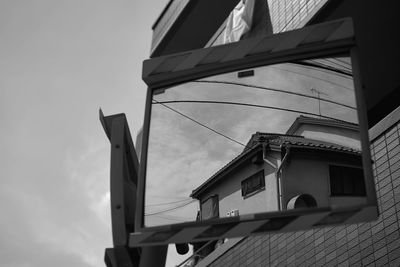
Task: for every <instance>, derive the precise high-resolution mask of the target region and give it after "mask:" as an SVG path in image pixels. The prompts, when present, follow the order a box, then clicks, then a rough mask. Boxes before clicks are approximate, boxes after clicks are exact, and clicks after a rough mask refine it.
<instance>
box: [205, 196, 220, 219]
mask: <svg viewBox="0 0 400 267" xmlns="http://www.w3.org/2000/svg"><path fill="white" fill-rule="evenodd" d="M218 217H219V205H218V195H213V196H211V197H209V198H207V199H206V200H205V201H204V202H202V203H201V219H202V220H208V219H214V218H218Z"/></svg>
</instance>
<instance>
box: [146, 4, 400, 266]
mask: <svg viewBox="0 0 400 267" xmlns="http://www.w3.org/2000/svg"><path fill="white" fill-rule="evenodd" d="M237 2H238V1H233V0H220V1H211V0H202V1H190V0H171V1H170V2H169V3H168V5H167V6H166V8H165V10H164V12H163V13H162V14H161V15H160V17H159V19H158V20H157V21H156V23H155V24H154V26H153V30H154V34H153V40H154V42H153V45H152V50H151V51H152V53H151V56H159V55H165V54H170V53H174V52H182V51H185V50H190V49H196V48H202V47H205V46H207V45H212V44H213V40H215V36H218V30H219V29H221V27H223V26H222V25H223V23H224V21H225V19H226V18H227V17H228V15H229V12H230V11H231V10H232V9H233V8H234V7H235V5H236V4H237ZM261 2H262V3H261V4H264V5H267V4H268V6H267V7H268V12H266V14H265V15H264V16H265V17H264V19H265V20H266V21H267V20H268V17H270V21H271V24H272V28H273V32H279V31H284V30H289V29H293V28H296V27H302V26H304V25H310V24H314V23H319V22H324V21H329V20H334V19H338V18H344V17H351V18H352V19H353V21H354V27H355V32H356V35H357V41H358V43H359V52H360V53H359V56H360V66H361V73H362V76H363V81H364V88H365V93H366V105H367V110H368V122H369V126H370V130H369V134H370V142H371V152H372V159H373V161H374V164H373V168H374V176H375V182H376V188H377V194H378V202H379V209H380V217H379V219H378V220H377V221H375V222H370V223H362V224H356V225H345V226H336V227H327V228H321V229H317V230H310V231H301V232H296V233H284V234H268V235H260V236H256V237H247V238H239V239H235V240H229V241H228V242H226V243H225V244H224V245H223V246H220V247H219V249H217V250H215V251H213V253H211V254H209V255H208V256H207V257H206V258H204V259H203V261H201V262H200V263H199V264H198V265H199V266H207V265H208V266H313V265H316V266H322V265H327V266H337V265H342V266H399V265H400V224H399V217H400V142H399V139H400V107H399V103H398V99H400V86H399V85H400V75H398V62H400V51H399V50H398V47H400V41H399V38H395V36H396V35H397V33H398V32H400V25H399V23H398V19H397V17H398V10H399V3H398V2H397V1H386V2H384V3H377V2H376V1H371V0H328V1H312V0H308V1H307V0H293V1H283V0H275V1H274V0H271V1H269V0H268V1H266V0H264V1H261ZM289 5H291V7H289ZM263 10H266V11H267V9H263ZM264 28H265V29H268V26H267V25H264ZM213 37H214V39H213Z"/></svg>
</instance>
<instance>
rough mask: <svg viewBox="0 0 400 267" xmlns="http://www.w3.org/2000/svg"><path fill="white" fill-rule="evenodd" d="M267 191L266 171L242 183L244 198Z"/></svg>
mask: <svg viewBox="0 0 400 267" xmlns="http://www.w3.org/2000/svg"><path fill="white" fill-rule="evenodd" d="M263 189H265V179H264V170H262V171H260V172H258V173H256V174H254V175H252V176H250V177H249V178H247V179H246V180H243V181H242V196H243V197H248V196H251V195H254V194H255V193H257V192H259V191H261V190H263Z"/></svg>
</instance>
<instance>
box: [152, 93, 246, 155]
mask: <svg viewBox="0 0 400 267" xmlns="http://www.w3.org/2000/svg"><path fill="white" fill-rule="evenodd" d="M153 104H160V105H162V106H163V107H165V108H167V109H169V110H171V111H173V112H175V113H177V114H179V115H181V116H183V117H185V118H187V119H189V120H191V121H192V122H194V123H196V124H198V125H200V126H202V127H204V128H206V129H208V130H210V131H212V132H214V133H216V134H218V135H220V136H222V137H225V138H226V139H229V140H231V141H232V142H235V143H236V144H239V145H241V146H244V147H247V146H246V145H245V144H242V143H241V142H239V141H236V140H235V139H233V138H231V137H229V136H227V135H225V134H223V133H220V132H218V131H216V130H214V129H213V128H211V127H209V126H207V125H205V124H203V123H201V122H199V121H197V120H195V119H193V118H191V117H189V116H188V115H185V114H183V113H182V112H180V111H178V110H176V109H173V108H171V107H170V106H167V105H165V103H164V102H159V101H157V100H155V99H153Z"/></svg>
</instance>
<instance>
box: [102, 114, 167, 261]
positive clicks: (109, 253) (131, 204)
mask: <svg viewBox="0 0 400 267" xmlns="http://www.w3.org/2000/svg"><path fill="white" fill-rule="evenodd" d="M99 113H100V114H99V117H100V122H101V124H102V126H103V129H104V131H105V133H106V135H107V137H108V139H109V140H110V143H111V164H110V169H111V171H110V202H111V224H112V235H113V244H114V246H113V248H107V249H106V250H105V255H104V261H105V263H106V265H107V267H120V266H127V267H136V266H139V267H144V266H160V267H161V266H164V265H165V260H166V255H167V248H168V246H167V245H163V246H152V247H133V248H131V247H129V245H128V239H129V234H130V233H131V232H133V229H134V221H135V204H136V203H135V201H136V193H137V192H136V188H137V180H138V170H139V161H138V158H137V155H136V150H135V147H134V145H133V142H132V137H131V134H130V131H129V127H128V123H127V120H126V117H125V114H116V115H111V116H107V117H105V116H104V114H103V112H102V111H101V109H100V111H99Z"/></svg>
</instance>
